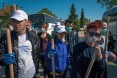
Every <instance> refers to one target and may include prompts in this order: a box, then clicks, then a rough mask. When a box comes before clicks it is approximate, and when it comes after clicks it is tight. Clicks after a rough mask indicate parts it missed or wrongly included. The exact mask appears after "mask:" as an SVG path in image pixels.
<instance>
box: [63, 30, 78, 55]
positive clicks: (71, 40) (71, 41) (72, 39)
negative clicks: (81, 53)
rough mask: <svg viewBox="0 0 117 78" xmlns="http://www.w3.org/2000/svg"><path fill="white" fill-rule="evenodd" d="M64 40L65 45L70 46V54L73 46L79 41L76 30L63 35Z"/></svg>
mask: <svg viewBox="0 0 117 78" xmlns="http://www.w3.org/2000/svg"><path fill="white" fill-rule="evenodd" d="M65 41H66V43H67V47H70V48H69V50H70V54H71V56H72V54H73V47H74V46H75V45H76V44H77V43H78V42H79V38H78V31H76V30H72V31H71V32H70V33H68V34H67V35H66V36H65Z"/></svg>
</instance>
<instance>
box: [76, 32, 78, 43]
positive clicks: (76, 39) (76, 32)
mask: <svg viewBox="0 0 117 78" xmlns="http://www.w3.org/2000/svg"><path fill="white" fill-rule="evenodd" d="M78 42H79V35H78V32H77V31H76V43H78Z"/></svg>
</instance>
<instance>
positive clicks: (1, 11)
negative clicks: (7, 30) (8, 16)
mask: <svg viewBox="0 0 117 78" xmlns="http://www.w3.org/2000/svg"><path fill="white" fill-rule="evenodd" d="M13 9H14V7H13V6H12V5H9V6H5V7H4V8H2V9H0V16H5V14H4V11H5V12H9V11H10V10H13Z"/></svg>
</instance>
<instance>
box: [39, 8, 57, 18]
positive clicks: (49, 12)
mask: <svg viewBox="0 0 117 78" xmlns="http://www.w3.org/2000/svg"><path fill="white" fill-rule="evenodd" d="M40 12H44V13H46V14H49V15H52V16H54V17H57V16H56V15H55V14H54V13H53V12H52V11H50V10H49V9H48V8H42V9H41V10H40V11H39V12H37V13H40Z"/></svg>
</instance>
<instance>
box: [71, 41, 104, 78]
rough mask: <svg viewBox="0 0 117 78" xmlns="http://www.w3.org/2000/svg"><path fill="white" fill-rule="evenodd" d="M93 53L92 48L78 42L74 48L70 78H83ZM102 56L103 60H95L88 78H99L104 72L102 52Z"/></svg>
mask: <svg viewBox="0 0 117 78" xmlns="http://www.w3.org/2000/svg"><path fill="white" fill-rule="evenodd" d="M101 50H102V49H101ZM94 52H95V51H94V48H93V47H90V46H88V45H87V44H86V42H80V43H78V44H77V45H76V46H75V47H74V51H73V65H72V71H73V73H72V78H84V76H85V74H86V71H87V68H88V66H89V63H90V61H91V58H92V56H93V53H94ZM102 55H103V59H101V60H98V59H96V60H95V62H94V64H93V67H92V69H91V72H90V75H89V77H88V78H100V76H101V73H102V72H104V71H105V70H106V62H105V59H104V57H105V54H104V52H103V50H102Z"/></svg>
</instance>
